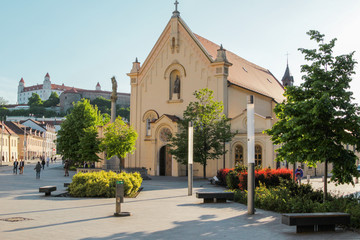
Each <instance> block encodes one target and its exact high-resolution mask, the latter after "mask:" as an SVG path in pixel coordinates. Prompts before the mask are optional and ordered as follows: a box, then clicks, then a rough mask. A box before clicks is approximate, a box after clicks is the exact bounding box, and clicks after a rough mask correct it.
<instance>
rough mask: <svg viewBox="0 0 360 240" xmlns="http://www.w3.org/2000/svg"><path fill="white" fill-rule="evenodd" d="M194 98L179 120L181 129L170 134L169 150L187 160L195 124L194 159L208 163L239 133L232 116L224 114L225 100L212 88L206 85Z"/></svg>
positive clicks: (177, 158) (181, 160) (182, 160)
mask: <svg viewBox="0 0 360 240" xmlns="http://www.w3.org/2000/svg"><path fill="white" fill-rule="evenodd" d="M194 96H195V97H196V100H197V101H195V102H190V103H189V105H188V106H187V108H186V110H185V111H184V114H183V120H180V121H179V122H178V127H179V130H178V132H177V133H176V135H174V136H172V137H171V140H170V142H171V143H170V144H169V146H170V147H171V149H170V153H171V154H172V155H174V156H175V157H176V160H177V161H178V162H180V163H182V164H187V162H188V125H189V122H190V121H192V122H193V125H194V162H198V163H200V164H201V165H203V169H204V170H203V174H204V178H205V177H206V165H207V161H208V160H210V159H217V158H219V157H220V156H222V155H223V154H225V153H226V151H224V150H223V142H228V141H230V140H231V139H232V138H233V136H235V134H236V133H232V132H231V131H230V123H229V121H230V120H229V119H228V118H226V116H225V115H224V114H223V109H224V107H223V104H222V102H218V101H215V100H214V97H213V91H212V90H209V89H207V88H205V89H201V90H199V91H195V93H194Z"/></svg>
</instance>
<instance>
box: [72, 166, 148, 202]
mask: <svg viewBox="0 0 360 240" xmlns="http://www.w3.org/2000/svg"><path fill="white" fill-rule="evenodd" d="M117 181H124V194H125V196H132V195H134V194H135V193H136V192H137V191H138V190H139V188H140V186H141V183H142V181H143V179H142V178H141V175H140V173H125V172H122V173H119V174H117V173H115V172H112V171H109V172H105V171H101V172H92V173H81V172H80V173H77V174H75V175H74V176H73V179H72V183H71V184H70V186H69V193H70V195H71V196H73V197H107V198H112V197H115V189H116V182H117Z"/></svg>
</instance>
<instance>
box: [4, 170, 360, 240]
mask: <svg viewBox="0 0 360 240" xmlns="http://www.w3.org/2000/svg"><path fill="white" fill-rule="evenodd" d="M33 168H34V165H26V167H25V171H24V174H23V175H19V174H18V175H13V174H12V169H11V167H1V168H0V207H1V208H0V209H1V211H0V219H11V218H13V220H14V219H15V220H16V221H0V239H6V240H10V239H52V240H54V239H164V240H165V239H172V240H175V239H217V240H218V239H304V238H305V239H307V240H308V239H360V234H358V233H354V232H350V231H342V230H338V231H337V232H335V233H333V232H332V233H313V234H296V233H295V227H289V226H286V225H283V224H281V223H280V214H277V213H273V212H269V211H263V210H257V212H256V214H255V215H254V216H249V215H247V208H246V206H244V205H242V204H238V203H234V202H228V203H217V204H203V203H202V199H197V198H196V197H195V194H194V195H193V196H187V180H186V178H172V177H153V178H152V180H149V181H144V182H143V187H144V189H143V191H142V192H141V193H140V194H139V196H138V197H137V198H126V199H125V203H124V204H123V205H122V211H128V212H131V213H132V216H130V217H123V218H117V217H114V216H113V214H114V211H115V199H114V198H110V199H104V198H66V197H54V196H50V197H45V196H44V194H43V193H39V187H41V186H47V185H54V186H57V191H56V192H53V193H52V194H53V195H56V193H59V192H61V191H63V190H65V188H64V186H63V185H64V182H69V181H70V179H71V176H72V175H73V172H71V173H70V174H71V175H70V178H68V177H64V172H63V169H62V166H61V165H60V164H57V165H55V164H53V165H51V166H50V168H45V171H42V172H41V178H40V180H37V179H35V171H34V170H33ZM210 190H211V191H222V190H223V188H221V187H217V186H213V185H210V184H209V183H208V182H207V181H204V180H196V181H195V182H194V193H195V192H196V191H210ZM22 218H25V219H22Z"/></svg>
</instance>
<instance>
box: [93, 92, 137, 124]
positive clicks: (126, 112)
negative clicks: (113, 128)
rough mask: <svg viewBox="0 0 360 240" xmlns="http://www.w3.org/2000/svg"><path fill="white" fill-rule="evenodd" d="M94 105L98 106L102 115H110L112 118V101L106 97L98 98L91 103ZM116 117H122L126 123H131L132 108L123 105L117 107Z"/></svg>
mask: <svg viewBox="0 0 360 240" xmlns="http://www.w3.org/2000/svg"><path fill="white" fill-rule="evenodd" d="M90 103H91V104H92V105H94V106H95V105H96V106H97V107H98V109H99V111H100V112H101V113H102V114H108V115H109V116H111V100H110V99H106V98H104V97H101V96H100V97H97V98H96V99H94V100H92V101H91V102H90ZM116 116H120V117H121V118H122V119H124V120H126V121H128V122H129V121H130V108H129V107H124V106H121V105H116Z"/></svg>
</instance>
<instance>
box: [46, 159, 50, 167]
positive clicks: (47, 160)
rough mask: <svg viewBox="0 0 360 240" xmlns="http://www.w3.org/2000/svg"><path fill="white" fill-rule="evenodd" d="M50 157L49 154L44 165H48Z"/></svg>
mask: <svg viewBox="0 0 360 240" xmlns="http://www.w3.org/2000/svg"><path fill="white" fill-rule="evenodd" d="M49 162H50V158H49V156H48V157H47V158H46V166H47V167H49Z"/></svg>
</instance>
